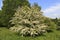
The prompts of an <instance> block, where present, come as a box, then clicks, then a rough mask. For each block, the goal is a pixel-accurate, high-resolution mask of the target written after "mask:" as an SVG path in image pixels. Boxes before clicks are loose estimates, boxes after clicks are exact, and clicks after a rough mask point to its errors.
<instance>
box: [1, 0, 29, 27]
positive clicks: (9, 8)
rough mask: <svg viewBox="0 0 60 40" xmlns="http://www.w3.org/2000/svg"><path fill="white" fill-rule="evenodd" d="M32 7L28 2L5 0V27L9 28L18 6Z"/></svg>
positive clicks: (3, 9)
mask: <svg viewBox="0 0 60 40" xmlns="http://www.w3.org/2000/svg"><path fill="white" fill-rule="evenodd" d="M25 5H27V6H30V4H29V2H28V0H3V7H2V16H3V17H2V19H3V25H4V26H8V25H9V20H10V19H11V17H12V16H13V14H14V13H15V11H16V8H18V6H20V7H21V6H25Z"/></svg>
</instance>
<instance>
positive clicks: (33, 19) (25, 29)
mask: <svg viewBox="0 0 60 40" xmlns="http://www.w3.org/2000/svg"><path fill="white" fill-rule="evenodd" d="M44 19H45V17H44V16H43V15H42V12H41V10H40V9H39V8H38V7H37V6H32V7H28V6H24V7H21V8H20V7H19V8H18V9H17V10H16V13H15V15H14V17H13V18H12V20H10V22H11V24H14V26H13V27H11V28H10V30H11V31H13V32H16V33H18V34H19V35H22V36H27V35H30V36H36V35H40V34H43V33H44V32H46V28H47V25H45V24H44V23H43V22H44Z"/></svg>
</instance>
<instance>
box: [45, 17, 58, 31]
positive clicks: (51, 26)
mask: <svg viewBox="0 0 60 40" xmlns="http://www.w3.org/2000/svg"><path fill="white" fill-rule="evenodd" d="M44 23H45V24H46V25H48V29H47V30H51V31H53V30H55V29H56V27H57V25H56V24H55V23H54V22H53V21H52V20H51V18H46V19H45V21H44Z"/></svg>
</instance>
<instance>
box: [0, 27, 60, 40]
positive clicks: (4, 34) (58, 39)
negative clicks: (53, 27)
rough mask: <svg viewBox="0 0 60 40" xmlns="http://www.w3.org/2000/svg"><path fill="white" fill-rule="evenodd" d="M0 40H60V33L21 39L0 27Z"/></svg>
mask: <svg viewBox="0 0 60 40" xmlns="http://www.w3.org/2000/svg"><path fill="white" fill-rule="evenodd" d="M0 40H60V31H54V32H51V33H46V34H45V35H43V36H38V37H21V36H18V35H16V34H14V33H12V32H10V31H9V29H6V28H1V27H0Z"/></svg>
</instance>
